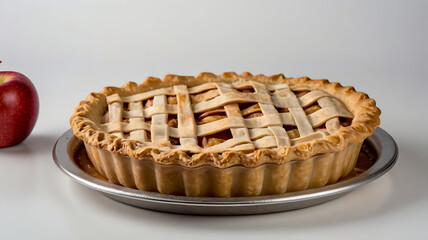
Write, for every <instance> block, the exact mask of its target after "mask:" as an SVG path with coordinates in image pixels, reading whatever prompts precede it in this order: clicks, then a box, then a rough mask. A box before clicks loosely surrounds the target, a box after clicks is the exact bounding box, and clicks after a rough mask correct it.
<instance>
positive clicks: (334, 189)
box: [53, 128, 398, 215]
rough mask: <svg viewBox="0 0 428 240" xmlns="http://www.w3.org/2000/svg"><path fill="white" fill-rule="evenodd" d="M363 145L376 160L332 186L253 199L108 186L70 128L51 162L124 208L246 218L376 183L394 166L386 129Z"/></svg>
mask: <svg viewBox="0 0 428 240" xmlns="http://www.w3.org/2000/svg"><path fill="white" fill-rule="evenodd" d="M364 144H365V146H366V147H367V148H368V149H370V152H371V153H372V154H373V156H375V157H374V159H371V160H367V161H370V163H364V162H363V163H361V162H360V159H358V161H359V162H360V164H359V162H357V167H356V169H354V170H353V171H352V172H351V173H350V174H349V175H348V176H347V177H345V178H344V179H342V180H339V181H338V182H336V183H333V184H328V185H326V186H323V187H318V188H313V189H308V190H303V191H296V192H288V193H284V194H275V195H265V196H255V197H229V198H221V197H187V196H178V195H169V194H162V193H158V192H149V191H142V190H138V189H133V188H128V187H124V186H121V185H118V184H114V183H110V182H108V181H106V180H105V179H103V177H102V176H101V175H99V174H98V173H97V172H96V171H95V170H94V167H93V166H92V165H91V163H90V161H89V160H87V159H88V157H87V155H86V152H85V150H84V149H85V147H84V144H83V142H82V141H81V140H80V139H78V138H76V137H75V136H74V134H73V131H72V130H71V129H70V130H68V131H66V132H65V133H64V134H63V135H62V136H61V137H60V138H59V139H58V141H57V142H56V144H55V146H54V149H53V158H54V161H55V163H56V164H57V166H58V167H59V168H60V169H61V170H62V171H63V172H64V173H65V174H66V175H68V176H70V177H71V178H73V179H74V180H76V181H77V182H79V183H81V184H83V185H85V186H87V187H89V188H92V189H94V190H96V191H99V192H101V193H103V194H104V195H106V196H107V197H109V198H112V199H114V200H117V201H119V202H122V203H125V204H129V205H133V206H136V207H140V208H145V209H151V210H155V211H162V212H171V213H181V214H197V215H246V214H261V213H271V212H281V211H288V210H294V209H299V208H305V207H310V206H313V205H317V204H320V203H324V202H327V201H330V200H333V199H336V198H338V197H340V196H343V195H344V194H346V193H348V192H350V191H352V190H354V189H355V188H357V187H360V186H362V185H364V184H366V183H368V182H371V181H373V180H375V179H376V178H378V177H380V176H382V175H383V174H385V173H386V172H387V171H388V170H389V169H391V168H392V167H393V166H394V164H395V162H396V159H397V156H398V148H397V145H396V143H395V141H394V139H393V138H392V137H391V136H390V135H389V134H388V133H387V132H386V131H384V130H383V129H381V128H377V129H376V130H375V131H374V134H373V135H372V136H370V137H368V138H367V139H366V141H365V143H364ZM360 155H361V154H360ZM82 159H83V163H82ZM368 164H369V165H368ZM370 165H371V166H370Z"/></svg>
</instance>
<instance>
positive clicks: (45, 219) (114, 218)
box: [0, 0, 428, 239]
mask: <svg viewBox="0 0 428 240" xmlns="http://www.w3.org/2000/svg"><path fill="white" fill-rule="evenodd" d="M427 11H428V4H427V1H401V2H400V1H354V2H351V1H314V2H312V1H304V2H301V1H295V2H287V1H210V2H203V1H184V2H178V1H148V2H140V1H101V0H94V1H48V0H46V1H1V2H0V59H1V60H3V62H4V63H3V64H1V65H0V71H1V70H15V71H19V72H22V73H24V74H26V75H27V76H28V77H29V78H30V79H31V80H32V81H33V82H34V84H35V86H36V87H37V90H38V92H39V95H40V114H39V119H38V121H37V124H36V127H35V128H34V130H33V132H32V134H31V135H30V137H28V139H27V140H26V141H24V142H23V143H22V144H19V145H17V146H14V147H10V148H4V149H0V164H1V167H0V239H57V237H59V236H60V237H61V239H119V238H120V239H149V237H150V238H153V239H188V238H189V237H192V238H197V237H199V238H203V239H229V238H232V237H234V238H236V237H240V238H242V239H243V238H245V239H260V238H263V239H268V238H271V237H272V238H280V237H281V238H284V237H285V238H288V239H315V238H317V239H331V238H333V239H337V238H341V237H346V238H347V239H373V238H375V237H380V238H382V239H403V238H407V239H428V230H427V226H428V187H427V183H428V174H427V171H428V161H427V157H426V151H427V150H428V144H427V140H426V136H427V133H428V130H427V126H426V124H427V122H428V111H427V103H428V101H427V100H428V97H427V90H426V89H427V88H428V83H427V76H428V71H427V69H428V67H427V66H428V65H427V57H428V47H427V46H428V44H427V43H428V34H427V29H428V21H427V17H426V12H427ZM201 71H210V72H214V73H217V74H218V73H221V72H223V71H236V72H239V73H240V72H244V71H251V72H253V73H264V74H276V73H284V74H285V75H286V76H305V75H307V76H310V77H312V78H314V79H316V78H328V79H330V80H331V81H339V82H341V83H342V84H344V85H353V86H355V87H356V89H357V90H359V91H363V92H366V93H368V94H369V95H370V96H371V97H373V98H375V99H376V100H377V103H378V105H379V107H380V108H381V109H382V111H383V113H382V116H381V119H382V123H381V127H382V128H383V129H385V130H386V131H388V132H389V133H390V134H391V135H392V136H393V137H394V138H395V140H396V141H397V143H398V146H399V149H400V156H399V159H398V162H397V164H396V165H395V167H394V168H393V169H392V170H391V171H390V172H389V173H387V174H386V175H384V176H383V177H381V178H380V179H378V180H376V181H374V182H372V183H370V184H368V185H365V186H363V187H361V188H359V189H357V190H355V191H353V192H351V193H350V194H348V195H345V196H344V197H342V198H340V199H337V200H334V201H331V202H328V203H325V204H322V205H318V206H315V207H311V208H307V209H302V210H297V211H291V212H284V213H276V214H266V215H258V216H242V217H240V216H234V217H201V216H185V215H174V214H167V213H160V212H153V211H149V210H143V209H139V208H135V207H131V206H127V205H124V204H121V203H118V202H115V201H113V200H110V199H109V198H106V197H104V196H103V195H101V194H99V193H97V192H95V191H92V190H90V189H88V188H86V187H84V186H81V185H80V184H78V183H76V182H74V181H73V180H72V179H70V178H69V177H67V176H65V175H64V174H63V173H62V172H61V171H60V170H59V169H58V168H57V167H56V166H55V164H54V162H53V160H52V156H51V151H52V147H53V144H54V142H55V140H56V139H57V138H58V137H59V136H60V135H61V134H62V133H63V132H65V131H66V130H67V129H69V124H68V119H69V117H70V115H71V113H72V111H73V109H74V107H75V106H76V105H77V103H78V102H79V101H80V100H81V99H83V98H84V97H85V96H86V95H87V94H88V93H89V92H91V91H99V90H100V89H101V88H102V87H104V86H106V85H112V86H121V85H122V84H123V83H125V82H126V81H137V82H140V81H142V80H143V79H144V78H145V77H146V76H158V77H161V76H163V75H165V74H167V73H176V74H186V75H194V74H197V73H199V72H201Z"/></svg>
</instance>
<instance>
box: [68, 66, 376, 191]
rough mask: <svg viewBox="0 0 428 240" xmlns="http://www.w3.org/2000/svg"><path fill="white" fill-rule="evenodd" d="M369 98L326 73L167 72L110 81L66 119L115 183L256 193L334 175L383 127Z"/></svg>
mask: <svg viewBox="0 0 428 240" xmlns="http://www.w3.org/2000/svg"><path fill="white" fill-rule="evenodd" d="M379 115H380V110H379V109H378V108H377V107H376V103H375V101H374V100H373V99H371V98H369V97H368V96H367V95H366V94H364V93H360V92H356V91H355V90H354V88H353V87H342V86H341V85H340V84H339V83H330V82H329V81H327V80H311V79H309V78H307V77H302V78H286V77H284V75H282V74H280V75H274V76H270V77H267V76H264V75H257V76H253V75H251V74H250V73H243V74H241V75H237V74H236V73H223V74H222V75H219V76H217V75H214V74H212V73H201V74H199V75H198V76H196V77H189V76H177V75H167V76H165V77H164V79H159V78H154V77H149V78H147V79H146V80H145V81H144V82H143V83H141V84H137V83H134V82H129V83H127V84H125V85H124V86H123V87H121V88H117V87H106V88H104V89H103V90H102V91H101V92H99V93H91V94H90V95H88V96H87V98H86V99H85V100H84V101H82V102H81V103H80V104H79V105H78V106H77V108H76V109H75V110H74V113H73V115H72V117H71V119H70V123H71V127H72V129H73V132H74V134H75V135H76V136H77V137H78V138H80V139H81V140H82V141H83V143H84V145H85V148H86V151H87V154H88V156H89V159H90V160H91V162H92V164H93V165H94V167H95V168H96V170H97V171H98V172H99V173H100V174H101V175H102V176H104V177H105V178H107V179H108V180H109V181H111V182H113V183H116V184H121V185H123V186H126V187H130V188H137V189H140V190H144V191H157V192H160V193H165V194H174V195H186V196H212V197H235V196H258V195H269V194H279V193H285V192H291V191H299V190H305V189H309V188H316V187H320V186H324V185H326V184H329V183H334V182H336V181H338V180H339V179H340V178H343V177H345V176H347V175H348V174H349V173H350V172H351V171H352V169H353V168H354V167H355V164H356V159H357V157H358V154H359V150H360V148H361V145H362V143H363V141H364V140H365V139H366V138H367V137H368V136H370V135H371V134H372V133H373V130H374V129H375V128H376V127H377V126H378V125H379V122H380V120H379Z"/></svg>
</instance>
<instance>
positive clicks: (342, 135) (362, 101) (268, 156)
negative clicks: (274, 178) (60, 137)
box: [70, 72, 380, 168]
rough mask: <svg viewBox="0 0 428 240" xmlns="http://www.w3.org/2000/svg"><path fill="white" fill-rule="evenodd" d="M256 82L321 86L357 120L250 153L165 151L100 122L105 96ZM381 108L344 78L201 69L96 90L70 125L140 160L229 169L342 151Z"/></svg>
mask: <svg viewBox="0 0 428 240" xmlns="http://www.w3.org/2000/svg"><path fill="white" fill-rule="evenodd" d="M239 80H243V81H256V82H260V83H264V84H268V83H272V84H278V83H286V84H289V85H294V86H309V87H311V88H313V89H321V90H323V91H325V92H327V93H328V94H330V95H332V96H334V97H335V98H337V99H338V100H340V101H341V102H342V103H343V104H344V105H345V106H346V108H347V109H348V111H349V112H351V113H352V115H353V120H352V124H351V125H349V126H346V127H340V128H339V129H338V130H337V131H335V132H334V133H333V134H331V135H329V136H326V137H323V138H320V139H315V140H311V141H309V142H304V143H300V144H297V145H293V146H286V147H277V148H275V149H256V150H255V151H253V152H250V153H245V152H242V151H239V150H238V151H237V150H228V151H225V152H220V153H219V152H201V153H192V154H189V153H188V152H186V151H183V150H175V149H171V150H169V151H164V150H163V149H161V148H157V147H153V146H141V144H140V143H139V142H138V141H136V140H130V139H124V138H120V137H117V136H115V135H113V134H110V133H107V132H105V131H104V130H103V129H101V128H100V127H99V126H98V125H97V124H96V123H95V122H97V121H99V118H100V116H101V115H102V114H103V109H102V106H103V104H104V105H105V101H106V100H105V97H106V96H109V95H112V94H119V95H121V96H125V97H126V96H130V95H134V94H137V93H142V92H146V91H151V90H154V89H158V88H164V87H171V86H175V85H187V86H188V87H192V86H197V85H200V84H203V83H207V82H226V83H232V82H235V81H239ZM379 115H380V110H379V108H377V107H376V102H375V100H374V99H371V98H369V96H368V95H367V94H365V93H361V92H357V91H356V90H355V89H354V88H353V87H343V86H342V85H341V84H339V83H335V82H329V81H328V80H326V79H322V80H311V79H310V78H308V77H300V78H286V77H285V76H284V75H283V74H278V75H273V76H265V75H256V76H253V75H251V74H250V73H248V72H245V73H243V74H241V75H238V74H236V73H233V72H227V73H223V74H221V75H219V76H217V75H214V74H212V73H205V72H204V73H200V74H199V75H198V76H196V77H193V76H178V75H166V76H165V77H164V78H163V79H160V78H155V77H148V78H147V79H145V80H144V81H143V82H142V83H141V84H137V83H135V82H128V83H126V84H125V85H124V86H123V87H121V88H118V87H105V88H104V89H102V91H101V92H99V93H91V94H89V95H88V96H87V97H86V99H85V100H84V101H82V102H80V103H79V105H78V106H77V107H76V108H75V110H74V113H73V115H72V116H71V118H70V124H71V127H72V130H73V132H74V134H75V135H76V137H78V138H80V139H81V140H83V141H84V142H85V143H87V144H89V145H91V146H95V147H98V148H100V149H104V150H107V151H109V152H111V153H114V154H118V155H121V156H129V157H131V158H134V159H138V160H149V161H153V162H156V163H160V164H178V165H181V166H184V167H198V166H204V165H210V166H214V167H218V168H227V167H231V166H234V165H242V166H245V167H257V166H260V165H262V164H264V163H275V164H286V163H288V162H291V161H295V160H299V161H304V160H306V159H309V158H311V157H312V156H316V155H318V154H325V153H331V152H340V151H342V150H344V149H345V148H346V147H347V146H349V145H351V144H354V143H361V142H363V141H364V139H366V138H367V137H368V136H370V135H372V134H373V131H374V129H375V128H376V127H377V126H378V125H379V123H380V119H379Z"/></svg>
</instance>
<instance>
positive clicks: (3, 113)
mask: <svg viewBox="0 0 428 240" xmlns="http://www.w3.org/2000/svg"><path fill="white" fill-rule="evenodd" d="M38 115H39V97H38V95H37V91H36V88H34V85H33V83H32V82H31V81H30V79H28V78H27V77H26V76H24V75H22V74H21V73H17V72H0V147H8V146H12V145H15V144H18V143H20V142H22V141H24V140H25V139H26V138H27V137H28V135H30V133H31V131H32V130H33V127H34V125H35V124H36V120H37V116H38Z"/></svg>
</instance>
